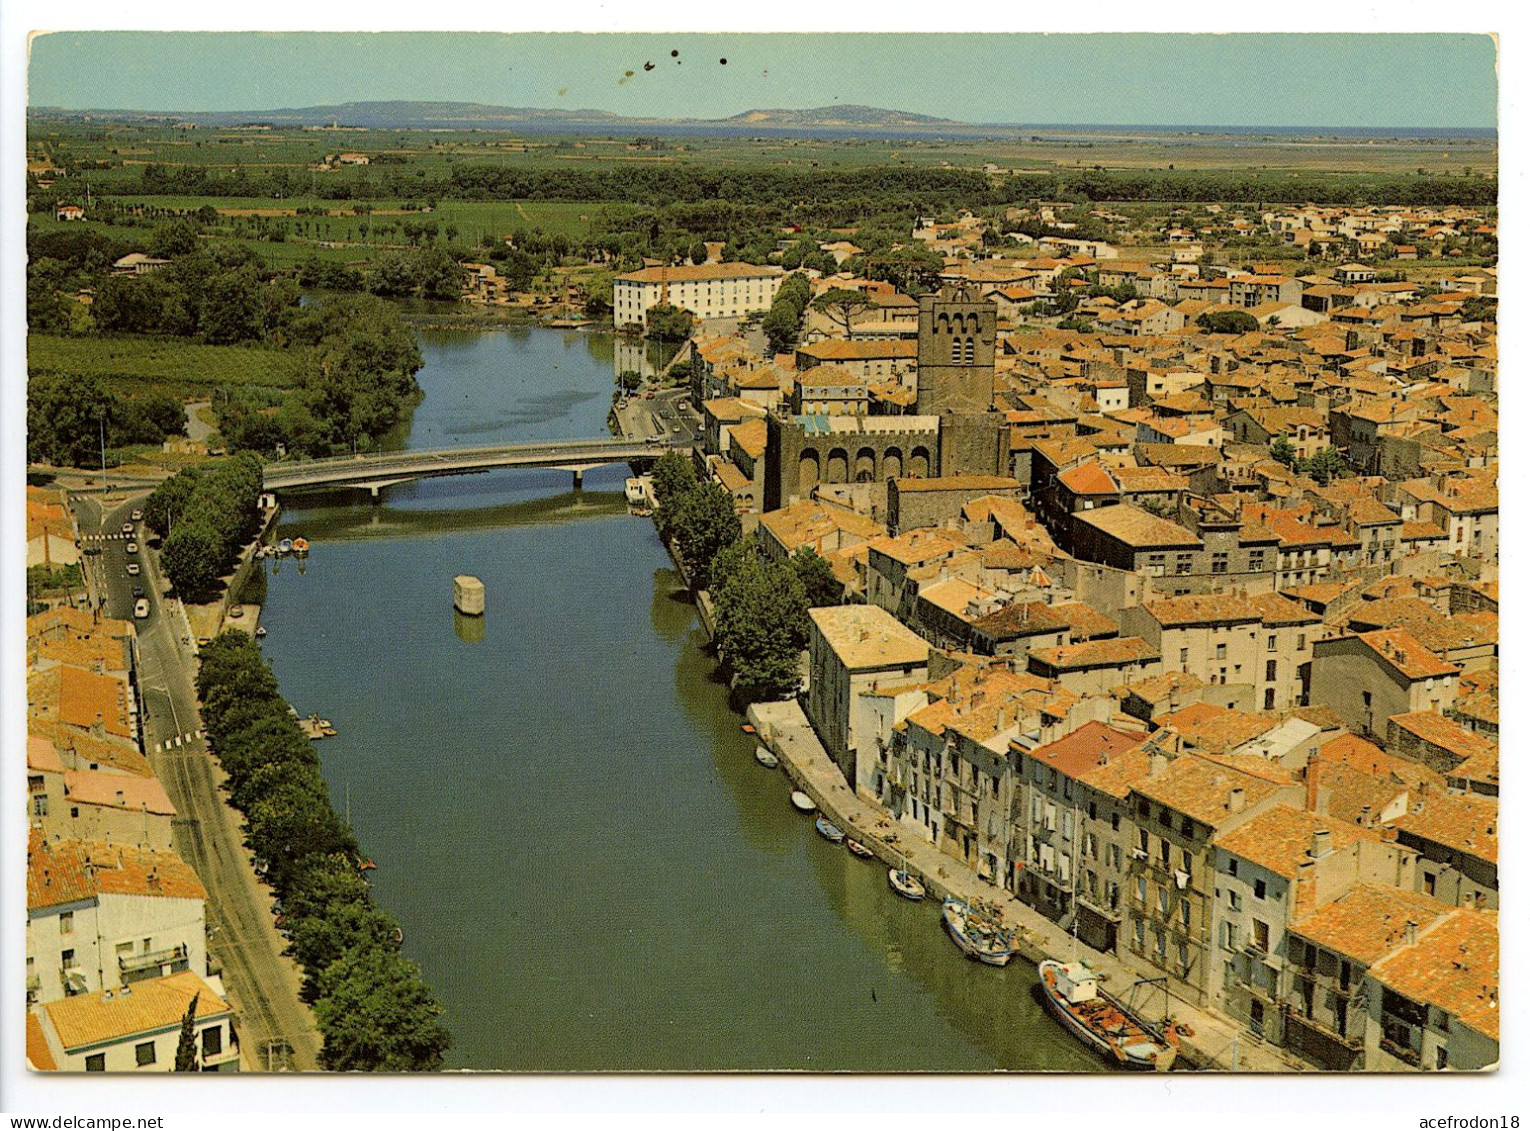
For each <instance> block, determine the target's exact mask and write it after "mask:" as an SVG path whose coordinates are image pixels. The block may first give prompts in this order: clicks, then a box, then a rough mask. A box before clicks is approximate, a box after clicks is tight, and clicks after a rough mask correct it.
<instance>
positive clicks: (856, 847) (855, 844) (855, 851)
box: [845, 837, 874, 860]
mask: <svg viewBox="0 0 1530 1131" xmlns="http://www.w3.org/2000/svg"><path fill="white" fill-rule="evenodd" d="M845 847H846V848H848V849H849V850H850V855H851V856H859V857H860V858H861V859H862V860H870V859H871V857H872V856H873V855H874V853H873V852H872V851H871V849H869V848H867V847H866V846H865V845H864V844H862V843H861V842H860V841H858V840H856V839H855V838H854V837H846V838H845Z"/></svg>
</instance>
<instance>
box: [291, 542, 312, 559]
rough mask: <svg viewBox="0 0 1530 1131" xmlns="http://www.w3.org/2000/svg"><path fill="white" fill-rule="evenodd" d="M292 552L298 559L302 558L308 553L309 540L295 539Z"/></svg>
mask: <svg viewBox="0 0 1530 1131" xmlns="http://www.w3.org/2000/svg"><path fill="white" fill-rule="evenodd" d="M292 552H293V553H294V554H296V555H297V556H298V557H302V556H303V555H304V554H306V553H308V539H307V538H294V539H293V540H292Z"/></svg>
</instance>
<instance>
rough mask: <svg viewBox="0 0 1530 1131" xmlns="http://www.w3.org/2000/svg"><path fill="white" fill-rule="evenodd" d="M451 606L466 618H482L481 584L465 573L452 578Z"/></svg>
mask: <svg viewBox="0 0 1530 1131" xmlns="http://www.w3.org/2000/svg"><path fill="white" fill-rule="evenodd" d="M452 605H453V606H455V608H456V610H457V611H458V612H459V613H463V614H465V615H466V616H470V617H481V616H483V582H481V581H479V580H478V578H476V577H470V576H468V575H467V574H465V573H463V574H458V575H457V576H456V577H454V578H452Z"/></svg>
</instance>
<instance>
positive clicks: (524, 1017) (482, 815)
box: [263, 329, 1104, 1072]
mask: <svg viewBox="0 0 1530 1131" xmlns="http://www.w3.org/2000/svg"><path fill="white" fill-rule="evenodd" d="M421 338H422V349H423V352H424V355H425V358H426V365H425V368H424V369H423V370H422V371H421V372H420V383H421V385H422V387H423V388H424V389H425V393H426V395H425V399H424V401H423V402H422V403H421V404H420V406H419V408H418V409H417V410H416V411H415V413H414V417H413V420H412V422H411V426H410V428H409V429H408V430H407V431H405V432H401V433H400V435H399V436H397V437H395V438H394V439H395V442H397V443H401V444H404V445H406V446H431V447H436V446H441V445H449V444H486V443H494V442H500V441H511V440H518V439H533V438H557V437H563V436H567V437H586V436H599V435H602V434H604V432H605V423H604V421H605V414H606V410H607V409H608V408H609V403H610V390H611V387H612V384H611V382H612V370H613V364H621V361H620V359H616V360H613V359H614V358H615V354H614V350H613V343H612V342H611V340H610V339H609V338H608V337H606V336H604V335H600V334H591V333H580V332H569V333H564V332H560V331H552V330H542V329H526V330H517V331H513V332H511V333H491V334H472V333H453V332H428V333H424V334H422V335H421ZM625 474H626V470H625V468H608V469H603V470H600V471H595V472H591V473H589V474H587V475H586V477H585V489H584V490H583V491H582V492H577V493H576V492H574V491H572V490H571V489H570V482H569V480H570V477H569V476H568V474H567V473H560V472H535V471H529V472H515V471H510V472H498V473H493V474H489V475H479V476H471V477H462V478H449V479H435V480H426V481H423V482H419V483H415V484H410V485H404V486H400V487H396V488H392V489H390V490H389V491H387V492H386V493H385V495H384V498H383V501H382V504H381V505H377V506H374V505H371V504H370V503H369V502H368V501H366V500H365V498H364V497H363V496H360V495H357V494H348V495H347V494H329V495H313V496H299V497H296V498H295V499H294V500H291V503H292V504H293V505H289V506H288V509H287V510H286V511H285V514H284V516H283V521H282V523H281V528H280V533H281V536H283V537H296V536H298V535H303V536H304V537H306V538H308V539H309V540H310V541H311V542H312V543H313V544H314V549H313V552H312V554H311V556H310V557H309V558H308V559H307V561H306V562H305V563H303V564H302V568H301V569H300V568H299V563H298V562H296V561H295V560H291V559H289V560H286V561H283V562H281V563H280V565H279V566H277V567H276V568H275V569H274V571H273V572H272V573H271V576H270V578H269V582H268V590H267V604H266V607H265V610H264V613H263V623H264V624H265V626H266V627H267V628H268V629H269V636H268V637H267V638H266V640H265V644H264V648H265V652H266V654H267V656H268V657H269V658H270V660H271V662H272V665H273V667H274V669H275V671H276V674H277V676H278V677H279V678H280V680H281V685H282V690H283V692H284V694H285V695H286V696H287V697H288V698H289V699H290V700H291V702H292V703H293V705H294V706H295V707H296V708H297V709H298V710H299V711H300V712H301V713H303V714H305V715H306V714H308V713H310V712H314V711H317V712H319V713H321V714H323V715H325V716H326V717H328V718H330V719H332V720H333V721H334V723H335V724H336V726H337V727H338V729H339V732H340V733H339V736H338V737H336V738H331V739H327V740H325V741H324V742H323V743H322V744H321V745H320V747H319V752H320V754H321V755H322V756H323V762H324V770H325V775H326V777H327V778H328V780H329V783H330V788H331V795H332V797H333V798H334V801H335V805H336V807H337V808H341V809H343V810H346V811H348V812H349V815H350V818H351V821H352V823H353V824H354V825H355V828H356V832H357V835H358V837H359V838H360V840H361V843H362V845H363V846H364V847H365V850H366V851H367V853H368V854H369V855H370V856H372V857H373V858H374V859H375V860H376V861H377V863H378V869H377V870H376V871H375V872H372V873H370V876H371V878H372V881H373V891H374V894H375V896H376V898H377V899H378V900H379V902H381V903H382V904H383V905H385V906H386V907H387V908H388V909H389V911H391V912H392V913H393V914H394V915H396V916H397V917H398V919H399V921H400V922H401V923H402V924H403V929H404V935H405V938H404V951H405V953H406V954H407V955H408V956H409V957H410V958H412V959H413V960H414V961H416V962H418V963H419V964H420V966H421V968H422V969H423V971H424V975H425V977H426V979H427V980H428V981H429V983H430V984H431V985H432V986H433V987H434V988H435V990H436V992H437V994H438V995H439V997H440V999H441V1002H442V1004H443V1005H444V1006H445V1009H446V1013H445V1017H444V1022H445V1024H446V1025H447V1026H448V1028H449V1029H450V1030H451V1032H452V1034H453V1037H454V1039H455V1045H454V1047H453V1049H452V1051H451V1052H450V1053H449V1054H448V1057H447V1060H448V1064H449V1066H451V1067H455V1068H473V1069H480V1070H509V1071H563V1070H573V1071H587V1070H598V1069H606V1070H615V1071H641V1070H656V1069H660V1070H662V1069H669V1070H688V1071H709V1070H724V1069H808V1070H817V1071H833V1070H851V1071H878V1072H900V1071H922V1072H931V1071H984V1070H993V1069H1028V1070H1047V1069H1051V1070H1072V1071H1093V1070H1103V1068H1104V1066H1103V1064H1101V1062H1099V1061H1098V1060H1096V1059H1095V1058H1094V1057H1093V1055H1092V1054H1090V1053H1089V1052H1088V1051H1087V1050H1085V1049H1084V1048H1082V1047H1081V1046H1079V1045H1078V1044H1076V1043H1075V1042H1074V1041H1073V1040H1072V1039H1071V1038H1069V1037H1068V1036H1067V1035H1066V1034H1064V1033H1063V1032H1062V1031H1061V1030H1060V1029H1059V1028H1058V1027H1057V1026H1056V1024H1055V1023H1054V1022H1053V1021H1052V1020H1051V1019H1050V1018H1048V1017H1047V1016H1046V1015H1045V1014H1044V1013H1043V1012H1042V1010H1041V1007H1040V1005H1039V1004H1038V1002H1037V1000H1036V998H1035V997H1034V987H1035V975H1034V971H1032V970H1031V969H1029V968H1027V966H1026V965H1025V964H1024V963H1015V964H1012V965H1011V966H1010V967H1009V968H1006V969H1003V970H995V969H991V968H988V967H978V966H975V965H973V964H971V963H969V962H967V961H966V960H965V959H964V958H963V957H962V956H961V955H960V954H959V953H958V952H957V950H956V948H955V947H954V946H953V945H952V944H951V942H950V941H949V940H948V939H947V938H946V937H945V935H944V933H943V932H942V931H941V928H940V921H939V908H938V905H935V904H932V903H929V902H926V903H924V904H919V905H915V904H910V903H907V902H905V901H903V900H900V899H897V898H896V897H894V896H893V894H892V893H891V892H890V891H889V890H888V887H887V880H886V870H885V868H883V867H880V866H878V865H876V864H875V863H868V862H865V861H861V860H857V859H856V858H854V857H852V856H851V855H850V854H849V853H848V852H846V851H845V850H844V849H843V848H836V847H834V846H831V845H830V844H828V843H827V842H826V841H824V840H822V839H821V838H820V837H818V836H816V835H815V834H814V832H813V828H812V823H811V821H810V820H807V819H805V818H803V817H801V816H800V815H798V814H797V813H796V812H795V811H794V810H792V808H791V807H790V805H789V804H788V801H787V795H788V786H787V782H786V779H785V777H784V776H783V775H781V774H780V773H779V772H771V771H767V770H765V769H763V768H761V767H760V766H759V765H757V764H756V763H755V761H754V759H753V757H752V750H753V744H752V742H751V741H750V740H749V738H748V737H747V736H746V735H744V734H742V733H741V732H740V729H739V728H740V724H741V723H742V721H743V720H742V719H741V718H740V717H739V716H738V715H737V714H735V713H734V712H733V711H732V710H730V708H729V706H728V702H727V692H726V688H724V687H723V686H721V685H720V684H719V683H718V682H717V681H716V679H715V678H714V673H713V663H712V661H711V660H710V658H709V657H708V656H707V654H706V652H705V651H704V644H705V640H704V637H703V635H702V633H701V631H700V628H699V622H698V619H697V616H696V612H695V609H694V607H693V606H692V605H691V604H690V603H689V601H688V600H687V599H686V596H685V594H684V592H683V591H682V590H681V588H680V586H679V583H678V579H677V578H676V576H675V574H674V572H673V571H672V569H671V568H670V562H669V560H668V558H667V556H666V555H665V553H664V551H663V549H662V547H661V546H660V544H659V541H658V539H657V537H656V536H655V534H654V532H653V528H652V524H651V523H649V522H647V521H645V520H642V519H637V518H633V517H630V516H629V515H628V514H627V512H626V509H625V506H624V504H623V501H622V496H621V482H622V478H623V476H624V475H625ZM268 568H270V567H269V566H268ZM459 573H471V574H475V575H477V576H478V577H480V578H482V579H483V581H484V584H485V586H486V589H487V601H488V608H487V614H486V616H485V617H483V618H482V620H481V621H475V620H470V619H468V618H461V617H458V616H456V615H455V614H454V612H453V610H452V607H451V579H452V577H453V575H455V574H459Z"/></svg>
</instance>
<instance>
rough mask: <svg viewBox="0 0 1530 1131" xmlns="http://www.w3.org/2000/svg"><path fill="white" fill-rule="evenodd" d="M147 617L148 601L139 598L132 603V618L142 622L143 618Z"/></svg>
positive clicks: (144, 598) (145, 598)
mask: <svg viewBox="0 0 1530 1131" xmlns="http://www.w3.org/2000/svg"><path fill="white" fill-rule="evenodd" d="M148 615H149V600H148V598H147V597H140V598H138V600H137V601H136V602H134V604H133V616H134V617H135V618H137V619H138V620H143V618H144V617H146V616H148Z"/></svg>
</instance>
